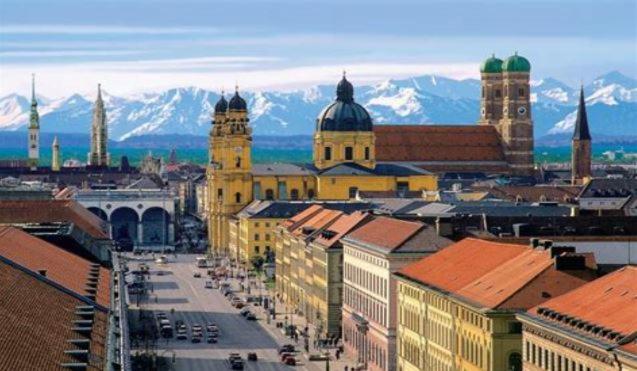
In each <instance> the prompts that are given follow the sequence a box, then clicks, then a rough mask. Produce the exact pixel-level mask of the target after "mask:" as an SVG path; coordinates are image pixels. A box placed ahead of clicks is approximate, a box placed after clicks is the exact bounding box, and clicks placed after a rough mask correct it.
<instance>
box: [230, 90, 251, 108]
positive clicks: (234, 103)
mask: <svg viewBox="0 0 637 371" xmlns="http://www.w3.org/2000/svg"><path fill="white" fill-rule="evenodd" d="M228 107H229V108H230V110H231V111H246V110H247V109H248V105H247V104H246V101H245V100H244V99H243V98H241V97H240V96H239V90H237V91H235V92H234V95H233V96H232V99H230V104H228Z"/></svg>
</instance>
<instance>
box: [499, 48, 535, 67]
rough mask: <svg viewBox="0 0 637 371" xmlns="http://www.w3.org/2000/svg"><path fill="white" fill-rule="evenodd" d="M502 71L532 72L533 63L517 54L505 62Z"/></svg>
mask: <svg viewBox="0 0 637 371" xmlns="http://www.w3.org/2000/svg"><path fill="white" fill-rule="evenodd" d="M502 70H503V71H505V72H531V63H530V62H529V60H528V59H526V58H524V57H522V56H520V55H518V53H517V52H516V53H515V54H514V55H512V56H510V57H509V58H507V59H505V60H504V63H502Z"/></svg>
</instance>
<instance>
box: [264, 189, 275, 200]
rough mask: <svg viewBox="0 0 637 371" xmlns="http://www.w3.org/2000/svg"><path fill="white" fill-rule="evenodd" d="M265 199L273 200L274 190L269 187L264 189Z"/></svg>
mask: <svg viewBox="0 0 637 371" xmlns="http://www.w3.org/2000/svg"><path fill="white" fill-rule="evenodd" d="M265 199H266V200H274V191H273V190H271V189H266V190H265Z"/></svg>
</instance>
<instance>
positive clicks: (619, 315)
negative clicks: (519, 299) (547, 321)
mask: <svg viewBox="0 0 637 371" xmlns="http://www.w3.org/2000/svg"><path fill="white" fill-rule="evenodd" d="M540 307H542V308H548V309H551V310H553V311H555V312H558V313H560V314H564V315H568V316H571V317H577V318H578V319H580V320H584V321H586V322H589V323H591V324H594V325H597V326H602V327H605V328H608V329H611V330H612V331H616V332H619V333H621V334H623V335H629V334H632V333H634V332H636V331H637V267H634V266H626V267H624V268H621V269H619V270H617V271H615V272H612V273H610V274H607V275H606V276H603V277H601V278H598V279H596V280H594V281H592V282H589V283H587V284H585V285H583V286H581V287H579V288H577V289H575V290H572V291H570V292H568V293H566V294H564V295H561V296H559V297H556V298H554V299H551V300H549V301H546V302H544V303H542V304H540V305H538V306H537V307H534V308H532V309H530V310H529V311H528V312H529V314H531V315H533V316H538V315H539V314H538V310H539V308H540Z"/></svg>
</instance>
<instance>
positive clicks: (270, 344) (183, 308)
mask: <svg viewBox="0 0 637 371" xmlns="http://www.w3.org/2000/svg"><path fill="white" fill-rule="evenodd" d="M129 258H131V261H130V262H129V268H130V269H131V270H135V269H138V266H139V263H141V262H145V263H146V264H148V265H149V267H150V282H151V284H152V292H150V293H149V296H148V299H147V300H145V301H144V303H143V304H142V305H141V307H142V309H144V310H152V311H154V312H155V313H156V312H157V311H163V312H165V313H166V314H167V315H168V319H169V320H170V321H171V323H172V324H173V326H174V323H175V321H176V320H182V321H184V322H185V323H186V324H187V326H188V339H187V340H177V339H176V338H174V337H173V338H172V339H168V340H166V339H163V338H160V339H159V341H158V344H157V348H158V349H157V354H158V355H160V356H163V357H166V358H168V359H169V360H170V359H171V358H172V354H173V352H174V353H175V364H174V365H173V369H175V370H224V369H229V365H228V364H227V362H226V360H227V358H228V354H230V353H232V352H237V353H240V354H241V356H242V357H243V359H244V361H245V366H246V369H247V370H291V369H305V368H304V366H302V365H299V366H296V367H291V366H285V365H283V364H282V363H281V362H280V360H279V359H278V355H277V348H278V346H279V345H280V344H283V343H284V341H283V339H280V340H279V341H278V342H277V340H276V339H275V337H274V336H273V335H272V333H270V332H268V330H266V329H265V328H264V327H262V325H261V324H260V323H261V322H262V321H264V318H263V315H262V314H261V315H260V316H259V320H258V321H248V320H246V319H245V318H244V317H242V316H241V315H240V314H239V311H238V310H237V309H235V308H233V307H232V306H231V305H230V303H229V301H228V300H226V299H225V298H224V296H223V295H222V294H221V292H220V291H219V290H217V289H207V288H204V283H205V280H206V269H202V268H197V267H196V265H195V255H189V254H188V255H181V254H179V255H177V258H175V256H174V255H168V263H167V264H161V265H159V264H156V263H155V262H153V261H152V259H151V257H150V256H146V257H143V258H142V257H139V256H132V255H129ZM159 271H161V272H162V273H163V274H161V275H160V274H158V272H159ZM194 271H199V272H201V275H202V278H194V277H193V272H194ZM132 298H134V295H133V296H132ZM132 301H133V303H132V305H131V307H132V308H135V304H134V299H132ZM171 309H174V313H172V314H171ZM259 313H260V311H259ZM209 322H214V323H216V324H217V326H219V329H220V335H219V342H218V343H217V344H208V343H206V342H205V336H204V339H203V340H204V341H203V342H201V343H196V344H194V343H191V341H190V339H191V336H190V335H191V333H190V329H191V326H192V325H193V324H200V325H202V326H204V327H205V325H206V324H207V323H209ZM204 333H205V331H204ZM250 351H253V352H256V353H257V355H258V361H257V362H251V361H247V360H246V354H247V352H250Z"/></svg>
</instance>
